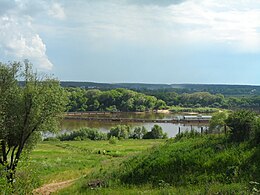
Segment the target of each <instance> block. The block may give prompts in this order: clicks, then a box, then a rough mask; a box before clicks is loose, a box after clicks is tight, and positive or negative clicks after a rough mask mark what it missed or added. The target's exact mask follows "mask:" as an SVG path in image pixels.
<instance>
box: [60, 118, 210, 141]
mask: <svg viewBox="0 0 260 195" xmlns="http://www.w3.org/2000/svg"><path fill="white" fill-rule="evenodd" d="M183 115H187V114H185V113H177V114H171V113H114V114H91V117H102V118H104V117H106V118H109V117H111V118H116V117H118V118H138V119H153V120H154V119H173V118H175V117H176V116H183ZM119 124H120V125H129V126H131V127H132V128H134V127H138V126H144V127H145V128H146V129H147V130H148V131H150V130H151V128H152V127H153V126H154V125H155V124H158V125H159V126H161V127H162V129H163V131H164V132H166V133H167V134H168V137H174V136H175V135H176V134H178V132H179V129H180V131H181V132H183V131H189V130H191V129H194V130H196V131H200V130H201V127H202V128H203V129H204V130H205V129H207V128H208V124H204V123H202V124H201V123H189V124H180V123H179V124H173V123H151V122H148V123H143V122H142V123H134V122H129V123H127V122H123V123H122V122H119V121H118V122H117V121H113V122H108V121H93V120H92V121H88V120H75V119H66V120H64V121H63V122H62V126H61V130H62V132H68V131H72V130H76V129H79V128H81V127H89V128H96V129H98V130H100V131H102V132H108V131H109V129H110V128H111V127H114V126H116V125H119Z"/></svg>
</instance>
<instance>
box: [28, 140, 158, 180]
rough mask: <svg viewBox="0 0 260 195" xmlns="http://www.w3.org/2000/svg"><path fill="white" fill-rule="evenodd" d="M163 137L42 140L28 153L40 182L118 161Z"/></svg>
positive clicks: (86, 171)
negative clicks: (112, 140)
mask: <svg viewBox="0 0 260 195" xmlns="http://www.w3.org/2000/svg"><path fill="white" fill-rule="evenodd" d="M162 142H163V140H120V141H118V142H117V143H116V144H109V141H90V140H89V141H66V142H59V141H56V142H51V141H46V142H41V143H40V144H38V145H37V147H36V149H35V150H33V152H32V153H31V154H30V167H31V168H33V169H34V171H35V172H37V175H38V176H39V179H40V181H41V184H45V183H52V182H58V181H64V180H69V179H75V178H79V177H82V176H84V175H86V174H89V173H90V172H92V171H93V170H95V169H98V168H100V166H105V165H106V164H110V163H111V162H113V161H117V162H120V161H122V160H124V159H125V158H127V157H128V156H132V155H134V154H137V153H139V152H140V151H143V150H146V149H147V148H149V147H152V146H154V145H158V144H160V143H162Z"/></svg>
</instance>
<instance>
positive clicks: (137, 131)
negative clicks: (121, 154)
mask: <svg viewBox="0 0 260 195" xmlns="http://www.w3.org/2000/svg"><path fill="white" fill-rule="evenodd" d="M145 134H147V129H146V128H145V127H144V126H142V127H135V128H134V132H133V134H132V135H131V137H132V138H134V139H142V138H143V137H144V135H145Z"/></svg>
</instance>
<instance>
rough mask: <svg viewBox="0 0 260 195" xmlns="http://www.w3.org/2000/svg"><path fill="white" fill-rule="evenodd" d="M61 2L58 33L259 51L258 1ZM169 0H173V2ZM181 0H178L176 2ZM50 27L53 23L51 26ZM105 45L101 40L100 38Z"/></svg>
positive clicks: (97, 39) (103, 38) (141, 42)
mask: <svg viewBox="0 0 260 195" xmlns="http://www.w3.org/2000/svg"><path fill="white" fill-rule="evenodd" d="M76 2H77V3H74V2H71V3H67V4H66V3H64V6H66V11H68V12H69V15H68V17H67V19H68V22H69V23H68V26H64V29H63V30H64V31H63V33H71V35H76V34H77V35H80V36H82V37H85V38H87V39H90V40H93V42H94V43H97V42H98V41H99V40H100V43H101V44H102V43H103V42H104V40H110V41H114V40H116V41H129V42H132V43H137V44H151V43H152V44H153V43H154V44H178V43H179V44H193V43H194V42H195V43H197V44H198V42H201V41H203V42H210V43H213V44H214V43H218V44H219V43H220V44H223V45H224V46H225V47H230V48H231V49H233V50H236V51H243V52H258V51H260V32H259V28H260V2H259V1H258V0H249V1H243V0H238V1H224V0H187V1H182V3H177V4H176V3H172V4H170V1H167V6H161V5H158V4H154V3H147V4H145V2H146V1H143V3H142V4H138V3H136V4H134V3H131V4H129V3H127V1H121V2H120V1H116V0H114V1H113V0H111V1H101V0H100V1H76ZM173 2H174V1H173ZM178 2H181V1H178ZM54 28H55V27H54ZM104 44H105V43H104Z"/></svg>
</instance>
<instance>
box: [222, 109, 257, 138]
mask: <svg viewBox="0 0 260 195" xmlns="http://www.w3.org/2000/svg"><path fill="white" fill-rule="evenodd" d="M225 122H226V124H227V125H228V127H229V128H230V130H231V134H230V139H231V140H232V141H236V142H241V141H245V140H249V138H250V135H251V134H252V133H253V129H254V126H255V122H256V114H255V113H254V112H252V111H249V110H239V111H236V112H233V113H231V114H230V115H229V116H228V118H227V119H226V121H225Z"/></svg>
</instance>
